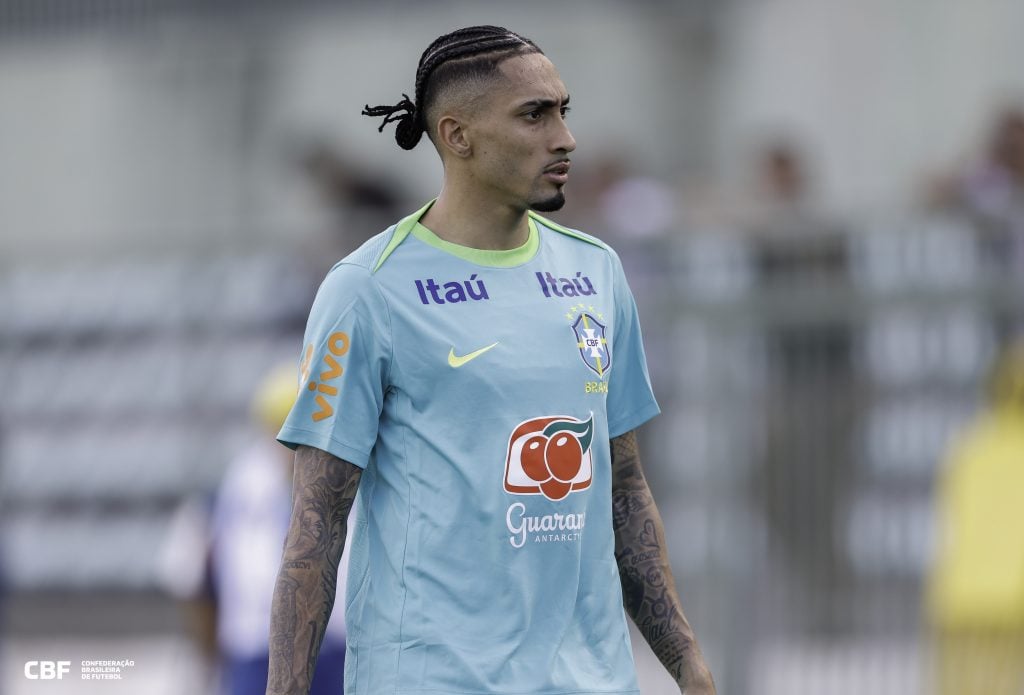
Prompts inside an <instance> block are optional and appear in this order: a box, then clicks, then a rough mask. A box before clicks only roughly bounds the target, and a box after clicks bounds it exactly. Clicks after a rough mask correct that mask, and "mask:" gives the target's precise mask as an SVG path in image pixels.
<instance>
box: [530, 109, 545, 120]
mask: <svg viewBox="0 0 1024 695" xmlns="http://www.w3.org/2000/svg"><path fill="white" fill-rule="evenodd" d="M543 115H544V114H542V113H541V112H540V110H539V109H537V110H534V111H530V112H529V113H528V114H526V117H527V118H528V119H529V120H531V121H539V120H540V117H541V116H543Z"/></svg>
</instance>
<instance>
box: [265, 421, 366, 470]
mask: <svg viewBox="0 0 1024 695" xmlns="http://www.w3.org/2000/svg"><path fill="white" fill-rule="evenodd" d="M277 441H279V442H281V443H282V444H284V445H285V446H286V447H288V448H289V449H295V448H297V447H299V446H310V447H313V448H314V449H320V450H321V451H326V452H327V453H328V454H331V455H332V456H336V457H338V458H340V459H342V460H343V461H348V462H349V463H351V464H353V465H355V466H358V467H360V468H366V465H367V464H368V463H369V462H370V454H369V452H365V451H363V450H361V449H357V448H355V447H352V446H349V445H348V444H345V443H343V442H339V441H338V440H337V439H335V438H334V437H331V436H330V435H326V434H324V433H322V432H313V431H311V430H304V429H300V428H298V427H285V428H284V429H282V430H281V431H280V432H279V433H278V435H277Z"/></svg>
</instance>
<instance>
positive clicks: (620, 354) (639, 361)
mask: <svg viewBox="0 0 1024 695" xmlns="http://www.w3.org/2000/svg"><path fill="white" fill-rule="evenodd" d="M612 263H613V265H614V267H613V278H614V293H615V326H614V334H613V336H612V360H613V361H612V374H611V379H610V380H609V381H610V383H609V385H608V406H607V407H608V436H609V437H612V438H614V437H618V436H620V435H623V434H625V433H627V432H629V431H630V430H632V429H635V428H637V427H639V426H640V425H642V424H643V423H645V422H647V421H648V420H650V419H651V418H653V417H654V416H655V415H657V414H658V413H660V412H661V409H660V408H659V407H658V402H657V401H656V400H655V398H654V392H653V390H652V389H651V377H650V375H649V374H648V372H647V357H646V355H645V354H644V341H643V335H642V334H641V331H640V318H639V316H638V315H637V310H636V302H635V301H634V299H633V293H632V292H631V291H630V289H629V284H628V283H627V282H626V274H625V273H624V272H623V271H622V263H621V262H620V261H619V258H618V256H617V255H615V252H614V251H613V252H612Z"/></svg>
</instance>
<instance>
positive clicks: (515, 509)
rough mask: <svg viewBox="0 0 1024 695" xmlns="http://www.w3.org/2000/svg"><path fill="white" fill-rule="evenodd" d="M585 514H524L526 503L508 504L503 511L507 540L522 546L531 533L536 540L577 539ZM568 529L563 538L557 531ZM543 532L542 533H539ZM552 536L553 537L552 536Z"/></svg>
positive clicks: (584, 521)
mask: <svg viewBox="0 0 1024 695" xmlns="http://www.w3.org/2000/svg"><path fill="white" fill-rule="evenodd" d="M586 517H587V515H586V514H585V513H580V514H545V515H544V516H526V505H525V504H523V503H522V502H516V503H514V504H512V505H511V506H509V508H508V511H507V512H506V513H505V524H506V525H507V526H508V531H509V533H511V534H512V535H511V536H509V539H508V542H509V543H511V544H512V547H513V548H522V547H523V546H524V545H526V539H527V537H528V536H530V535H531V534H537V537H536V538H535V540H537V541H553V540H579V536H580V534H579V532H580V531H582V530H583V525H584V524H585V523H586ZM562 531H570V532H572V533H569V534H561V535H564V536H566V537H565V538H564V539H563V538H561V537H560V536H559V533H558V532H562ZM540 534H544V535H540ZM553 536H554V537H553Z"/></svg>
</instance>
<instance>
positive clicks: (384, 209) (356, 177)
mask: <svg viewBox="0 0 1024 695" xmlns="http://www.w3.org/2000/svg"><path fill="white" fill-rule="evenodd" d="M299 166H300V168H301V169H302V171H303V172H304V173H305V174H306V175H307V176H309V178H310V181H312V183H313V185H314V186H315V188H316V190H317V192H318V194H319V197H320V198H321V200H322V201H323V202H324V204H325V205H326V206H327V207H328V209H329V210H330V211H331V216H332V218H333V225H334V229H333V230H332V237H333V240H334V242H335V244H337V246H336V248H333V249H331V254H329V255H330V257H331V259H332V260H331V263H332V264H333V262H334V261H335V260H338V259H341V258H344V257H345V256H347V255H348V254H349V253H350V252H351V251H353V250H355V249H356V248H357V247H358V246H359V245H360V244H362V243H363V242H364V241H366V240H367V239H368V238H370V237H371V236H373V235H374V234H376V233H377V232H380V231H382V230H384V229H385V228H387V227H388V226H389V225H391V224H392V223H393V222H394V220H395V218H396V217H401V216H403V215H404V214H406V212H407V211H406V210H405V209H404V207H403V205H404V203H405V200H404V196H403V195H401V192H400V191H399V190H398V188H397V187H396V184H395V181H394V177H384V176H382V175H378V174H375V173H374V172H372V171H367V170H365V168H364V167H360V166H358V165H356V164H355V163H353V162H351V161H349V160H348V159H347V158H346V157H345V156H344V155H343V154H342V153H341V152H339V151H338V150H337V149H336V148H335V147H332V146H331V145H329V144H328V143H326V142H322V141H315V142H312V143H310V144H308V145H306V146H305V147H304V148H303V150H302V151H301V154H300V156H299Z"/></svg>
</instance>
